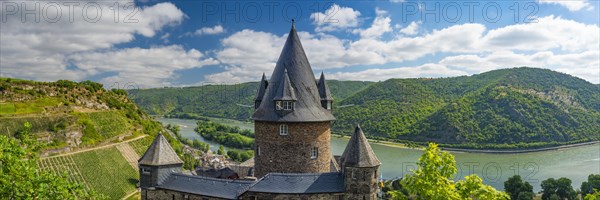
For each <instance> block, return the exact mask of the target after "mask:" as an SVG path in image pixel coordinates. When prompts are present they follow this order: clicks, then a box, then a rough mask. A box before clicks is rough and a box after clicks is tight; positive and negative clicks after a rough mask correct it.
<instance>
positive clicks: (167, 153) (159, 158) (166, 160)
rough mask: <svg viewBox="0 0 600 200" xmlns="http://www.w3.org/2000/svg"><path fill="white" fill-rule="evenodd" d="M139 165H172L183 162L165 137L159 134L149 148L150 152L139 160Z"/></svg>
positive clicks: (147, 151)
mask: <svg viewBox="0 0 600 200" xmlns="http://www.w3.org/2000/svg"><path fill="white" fill-rule="evenodd" d="M138 163H139V164H142V165H171V164H182V163H183V161H182V160H181V159H180V158H179V156H178V155H177V153H175V150H173V148H172V147H171V145H169V142H168V141H167V139H166V138H165V136H163V135H162V134H160V133H159V134H158V135H157V136H156V138H154V141H152V144H151V145H150V147H148V150H146V152H145V153H144V155H143V156H142V157H141V158H140V159H139V160H138Z"/></svg>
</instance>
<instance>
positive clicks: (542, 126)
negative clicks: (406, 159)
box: [334, 68, 600, 148]
mask: <svg viewBox="0 0 600 200" xmlns="http://www.w3.org/2000/svg"><path fill="white" fill-rule="evenodd" d="M339 104H343V105H346V104H350V105H354V106H349V107H343V108H338V109H337V110H336V117H337V119H338V121H337V122H336V123H335V124H334V130H335V131H342V132H350V131H351V130H352V129H351V127H352V126H353V125H355V124H357V123H360V124H361V126H362V127H363V129H365V130H366V132H368V133H369V134H371V135H372V136H374V137H381V138H388V139H398V140H410V141H417V142H425V141H436V142H439V143H443V144H446V146H459V147H472V148H490V147H492V148H514V147H520V148H524V147H540V146H548V145H557V144H566V143H574V142H583V141H590V140H598V139H600V135H599V134H598V131H599V130H600V90H599V88H598V86H597V85H594V84H591V83H589V82H586V81H584V80H582V79H579V78H576V77H572V76H570V75H566V74H562V73H558V72H554V71H551V70H545V69H535V68H515V69H503V70H495V71H491V72H486V73H482V74H479V75H473V76H463V77H454V78H439V79H391V80H387V81H384V82H380V83H376V84H373V85H371V86H369V87H368V88H367V89H365V90H362V91H361V92H359V93H357V94H355V95H352V96H350V97H348V98H346V99H345V100H343V101H342V102H340V103H339Z"/></svg>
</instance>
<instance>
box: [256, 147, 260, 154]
mask: <svg viewBox="0 0 600 200" xmlns="http://www.w3.org/2000/svg"><path fill="white" fill-rule="evenodd" d="M256 156H260V146H256Z"/></svg>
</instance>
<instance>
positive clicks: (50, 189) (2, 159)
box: [0, 122, 101, 199]
mask: <svg viewBox="0 0 600 200" xmlns="http://www.w3.org/2000/svg"><path fill="white" fill-rule="evenodd" d="M30 129H31V124H30V123H29V122H26V123H25V128H24V129H23V130H22V131H20V132H19V133H18V138H10V137H8V136H5V135H0V196H1V197H2V198H6V199H92V198H96V199H97V198H101V197H95V196H96V194H95V193H94V192H86V191H85V190H84V188H83V186H82V185H80V184H76V183H72V182H69V181H67V180H68V179H67V177H66V175H55V174H53V173H50V172H47V171H37V169H36V168H37V167H36V166H37V165H36V163H37V162H38V159H39V158H38V150H39V149H40V147H41V146H40V144H39V143H38V142H37V141H36V140H35V139H32V138H30Z"/></svg>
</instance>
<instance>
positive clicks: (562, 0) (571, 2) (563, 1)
mask: <svg viewBox="0 0 600 200" xmlns="http://www.w3.org/2000/svg"><path fill="white" fill-rule="evenodd" d="M539 3H540V4H556V5H560V6H563V7H565V8H567V9H568V10H569V11H572V12H574V11H579V10H581V9H583V8H586V9H587V10H592V9H594V7H593V6H592V5H590V3H588V0H539Z"/></svg>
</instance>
